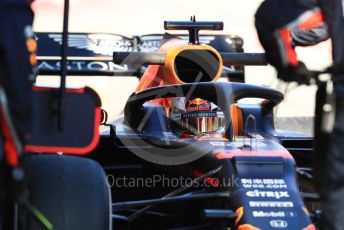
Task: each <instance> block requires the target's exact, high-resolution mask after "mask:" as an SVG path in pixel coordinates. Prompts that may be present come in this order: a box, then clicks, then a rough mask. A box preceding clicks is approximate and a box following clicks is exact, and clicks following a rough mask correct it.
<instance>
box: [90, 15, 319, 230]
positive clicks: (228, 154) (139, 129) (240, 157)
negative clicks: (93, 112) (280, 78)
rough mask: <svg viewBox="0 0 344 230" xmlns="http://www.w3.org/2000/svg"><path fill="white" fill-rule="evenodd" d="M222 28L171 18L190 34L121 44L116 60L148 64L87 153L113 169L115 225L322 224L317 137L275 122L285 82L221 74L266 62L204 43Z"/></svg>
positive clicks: (301, 226)
mask: <svg viewBox="0 0 344 230" xmlns="http://www.w3.org/2000/svg"><path fill="white" fill-rule="evenodd" d="M222 27H223V24H222V22H196V21H195V20H192V21H188V22H173V21H166V22H165V29H166V30H187V31H188V32H189V40H188V41H185V40H183V39H180V38H178V36H177V37H176V36H170V35H166V36H165V38H164V39H163V41H162V43H161V46H160V48H159V50H158V51H157V52H134V51H130V52H114V54H113V60H114V63H115V64H118V65H133V66H142V65H146V69H145V71H144V73H143V74H142V76H141V80H140V82H139V84H138V86H137V88H136V91H135V92H133V93H132V95H131V96H130V97H129V99H128V100H127V103H126V105H125V108H124V114H123V116H121V117H119V118H118V119H116V120H115V121H114V122H112V123H111V124H108V125H107V128H108V129H107V130H105V131H103V132H102V133H101V138H100V142H99V144H98V146H97V148H96V149H95V150H94V151H93V152H92V153H91V154H90V155H88V156H89V157H90V158H92V159H94V160H96V161H98V162H99V163H101V165H102V166H103V168H104V169H105V171H106V172H107V175H108V180H109V185H110V187H111V191H112V201H113V203H112V213H113V214H112V218H113V225H114V227H115V228H118V229H122V228H123V229H126V228H130V229H142V228H145V229H241V230H243V229H251V230H253V229H307V230H310V229H316V222H317V218H318V217H319V215H320V211H319V209H320V207H319V203H318V195H317V194H316V193H315V189H314V186H313V184H312V170H311V167H312V163H311V150H312V138H311V137H309V136H306V135H303V134H300V133H296V132H290V131H280V130H276V129H275V128H274V115H273V110H274V107H275V106H276V105H278V104H279V103H280V102H281V101H282V100H283V94H282V93H281V92H279V91H278V90H275V89H272V88H268V87H263V86H257V85H250V84H244V83H237V82H224V81H218V80H219V77H220V76H221V74H222V71H223V66H245V65H265V64H266V62H265V60H264V56H263V55H262V54H247V53H224V52H221V53H220V52H218V51H217V50H216V49H214V48H213V47H211V46H209V45H205V44H200V41H199V36H198V32H199V30H221V29H222ZM244 98H260V99H262V101H261V103H257V104H243V103H240V101H239V100H240V99H244Z"/></svg>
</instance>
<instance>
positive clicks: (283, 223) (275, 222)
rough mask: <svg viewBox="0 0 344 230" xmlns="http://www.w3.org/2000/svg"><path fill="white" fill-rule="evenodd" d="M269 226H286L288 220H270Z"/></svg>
mask: <svg viewBox="0 0 344 230" xmlns="http://www.w3.org/2000/svg"><path fill="white" fill-rule="evenodd" d="M270 226H271V227H273V228H287V227H288V222H287V221H285V220H270Z"/></svg>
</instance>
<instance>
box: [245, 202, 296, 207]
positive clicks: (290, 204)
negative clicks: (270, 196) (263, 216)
mask: <svg viewBox="0 0 344 230" xmlns="http://www.w3.org/2000/svg"><path fill="white" fill-rule="evenodd" d="M249 205H250V207H253V208H292V207H294V203H293V202H290V201H287V202H279V201H250V202H249Z"/></svg>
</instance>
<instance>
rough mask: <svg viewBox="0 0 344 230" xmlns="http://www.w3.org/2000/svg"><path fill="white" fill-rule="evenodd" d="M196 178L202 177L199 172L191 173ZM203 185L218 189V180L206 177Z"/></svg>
mask: <svg viewBox="0 0 344 230" xmlns="http://www.w3.org/2000/svg"><path fill="white" fill-rule="evenodd" d="M192 173H193V174H194V176H195V177H196V178H199V177H201V176H203V175H204V174H203V173H201V172H199V171H196V170H195V171H193V172H192ZM204 182H205V183H207V184H210V185H212V186H213V187H219V180H217V179H216V178H213V177H208V178H206V179H205V180H204Z"/></svg>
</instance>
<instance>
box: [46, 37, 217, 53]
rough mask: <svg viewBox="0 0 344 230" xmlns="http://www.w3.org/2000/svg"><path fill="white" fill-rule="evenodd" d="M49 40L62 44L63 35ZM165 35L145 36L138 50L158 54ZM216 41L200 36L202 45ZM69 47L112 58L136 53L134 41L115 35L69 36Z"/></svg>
mask: <svg viewBox="0 0 344 230" xmlns="http://www.w3.org/2000/svg"><path fill="white" fill-rule="evenodd" d="M48 36H49V38H51V39H53V40H54V41H55V42H57V43H58V44H60V45H61V44H62V35H61V34H49V35H48ZM180 37H181V38H182V39H186V40H187V39H188V37H187V36H184V35H182V36H180ZM162 39H163V35H144V36H142V37H139V44H137V47H136V48H137V49H138V50H139V51H141V52H156V51H157V50H158V49H159V47H160V42H161V40H162ZM214 39H215V36H200V43H202V44H209V43H210V42H211V41H213V40H214ZM68 46H69V47H73V48H77V49H82V50H89V51H92V52H93V53H95V54H99V55H104V56H112V54H113V52H130V51H134V46H133V39H131V38H127V37H125V36H121V35H115V34H69V36H68Z"/></svg>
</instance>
